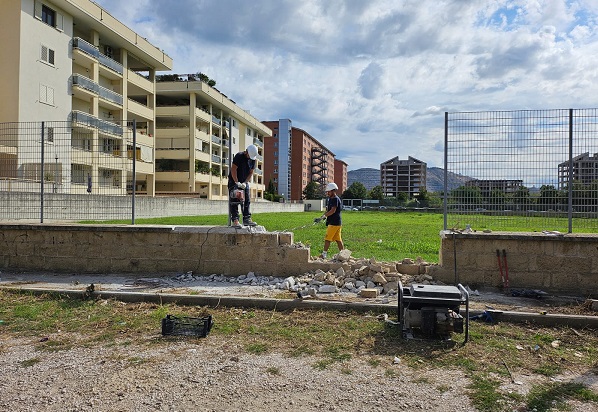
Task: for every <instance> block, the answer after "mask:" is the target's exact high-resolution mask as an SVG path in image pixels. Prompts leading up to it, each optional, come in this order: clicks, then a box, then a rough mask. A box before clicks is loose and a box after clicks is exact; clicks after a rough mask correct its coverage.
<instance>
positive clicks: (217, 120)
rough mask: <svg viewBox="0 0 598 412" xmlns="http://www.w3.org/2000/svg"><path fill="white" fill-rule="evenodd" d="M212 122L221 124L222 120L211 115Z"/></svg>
mask: <svg viewBox="0 0 598 412" xmlns="http://www.w3.org/2000/svg"><path fill="white" fill-rule="evenodd" d="M212 123H215V124H217V125H218V126H220V125H221V124H222V122H221V121H220V119H219V118H217V117H216V116H214V115H212Z"/></svg>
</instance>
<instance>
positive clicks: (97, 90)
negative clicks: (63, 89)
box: [72, 74, 123, 108]
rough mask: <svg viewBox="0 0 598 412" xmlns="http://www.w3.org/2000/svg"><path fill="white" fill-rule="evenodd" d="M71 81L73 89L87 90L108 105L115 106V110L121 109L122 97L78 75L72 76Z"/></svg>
mask: <svg viewBox="0 0 598 412" xmlns="http://www.w3.org/2000/svg"><path fill="white" fill-rule="evenodd" d="M72 79H73V87H79V88H81V89H84V90H87V91H88V92H91V93H93V94H95V95H96V96H99V97H100V98H102V99H104V100H106V101H108V102H110V103H114V104H115V105H116V106H115V108H120V107H122V105H123V97H122V95H120V94H118V93H116V92H113V91H112V90H109V89H106V88H105V87H102V86H100V85H99V84H97V83H96V82H94V81H93V80H91V79H88V78H87V77H85V76H82V75H80V74H73V78H72Z"/></svg>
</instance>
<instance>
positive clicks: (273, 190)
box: [266, 179, 278, 194]
mask: <svg viewBox="0 0 598 412" xmlns="http://www.w3.org/2000/svg"><path fill="white" fill-rule="evenodd" d="M266 193H270V194H276V193H278V191H277V190H276V186H274V181H273V180H272V179H270V181H269V182H268V189H267V190H266Z"/></svg>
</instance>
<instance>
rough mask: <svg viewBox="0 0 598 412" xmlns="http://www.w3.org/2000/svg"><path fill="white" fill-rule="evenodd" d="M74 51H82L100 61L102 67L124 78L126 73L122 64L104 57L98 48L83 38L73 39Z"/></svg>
mask: <svg viewBox="0 0 598 412" xmlns="http://www.w3.org/2000/svg"><path fill="white" fill-rule="evenodd" d="M73 49H74V50H79V51H82V52H83V53H85V54H87V55H89V56H91V57H93V58H94V59H95V60H97V61H98V63H100V65H101V66H103V67H107V68H108V69H110V70H112V71H113V72H115V73H118V74H119V75H121V76H122V74H123V72H124V69H123V65H122V64H120V63H119V62H117V61H116V60H114V59H111V58H110V57H108V56H105V55H103V54H102V53H100V51H99V50H98V48H97V47H96V46H94V45H92V44H91V43H88V42H86V41H85V40H83V39H82V38H80V37H74V38H73Z"/></svg>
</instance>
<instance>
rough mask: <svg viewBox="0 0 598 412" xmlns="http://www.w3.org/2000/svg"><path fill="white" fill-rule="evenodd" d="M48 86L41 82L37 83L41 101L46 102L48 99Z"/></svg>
mask: <svg viewBox="0 0 598 412" xmlns="http://www.w3.org/2000/svg"><path fill="white" fill-rule="evenodd" d="M47 89H48V88H47V87H46V86H44V85H43V84H40V85H39V101H40V102H42V103H46V101H47V100H48V90H47Z"/></svg>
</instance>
